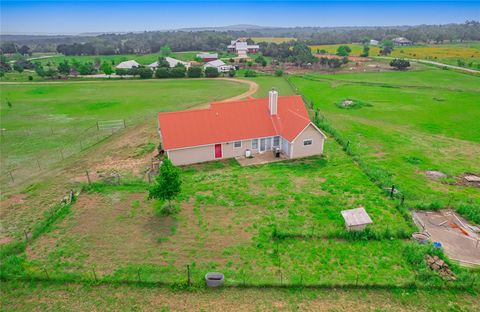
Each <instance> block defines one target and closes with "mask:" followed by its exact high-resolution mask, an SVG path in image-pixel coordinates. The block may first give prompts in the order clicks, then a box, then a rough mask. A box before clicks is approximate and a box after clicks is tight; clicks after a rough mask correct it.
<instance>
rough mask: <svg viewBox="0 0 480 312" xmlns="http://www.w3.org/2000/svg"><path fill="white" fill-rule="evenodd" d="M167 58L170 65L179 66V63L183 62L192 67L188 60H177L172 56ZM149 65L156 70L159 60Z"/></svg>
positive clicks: (184, 64)
mask: <svg viewBox="0 0 480 312" xmlns="http://www.w3.org/2000/svg"><path fill="white" fill-rule="evenodd" d="M165 60H166V61H167V62H168V64H169V65H170V67H171V68H173V67H175V66H177V64H183V66H185V67H186V68H188V67H190V63H188V62H184V61H180V60H177V59H174V58H172V57H168V56H167V57H166V58H165ZM148 67H150V68H151V69H152V70H155V69H157V67H158V61H156V62H154V63H152V64H150V65H148Z"/></svg>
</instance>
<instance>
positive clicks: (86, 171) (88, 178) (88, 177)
mask: <svg viewBox="0 0 480 312" xmlns="http://www.w3.org/2000/svg"><path fill="white" fill-rule="evenodd" d="M85 173H86V174H87V181H88V184H90V183H92V182H91V181H90V175H89V174H88V170H85Z"/></svg>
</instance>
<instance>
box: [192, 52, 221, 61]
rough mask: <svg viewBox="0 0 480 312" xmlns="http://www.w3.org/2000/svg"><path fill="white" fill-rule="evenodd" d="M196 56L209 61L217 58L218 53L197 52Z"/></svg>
mask: <svg viewBox="0 0 480 312" xmlns="http://www.w3.org/2000/svg"><path fill="white" fill-rule="evenodd" d="M197 57H198V58H200V59H201V60H202V61H203V62H210V61H215V60H218V54H217V53H199V54H197Z"/></svg>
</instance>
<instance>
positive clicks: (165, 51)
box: [160, 45, 172, 56]
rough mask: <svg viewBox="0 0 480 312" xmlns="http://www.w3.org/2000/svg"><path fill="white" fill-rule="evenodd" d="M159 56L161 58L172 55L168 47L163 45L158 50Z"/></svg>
mask: <svg viewBox="0 0 480 312" xmlns="http://www.w3.org/2000/svg"><path fill="white" fill-rule="evenodd" d="M160 54H161V55H163V56H169V55H170V54H172V49H171V48H170V46H169V45H164V46H163V47H161V48H160Z"/></svg>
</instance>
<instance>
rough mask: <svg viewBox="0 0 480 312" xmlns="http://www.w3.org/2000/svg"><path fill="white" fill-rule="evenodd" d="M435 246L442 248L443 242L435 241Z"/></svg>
mask: <svg viewBox="0 0 480 312" xmlns="http://www.w3.org/2000/svg"><path fill="white" fill-rule="evenodd" d="M433 247H435V248H440V249H441V248H442V243H440V242H433Z"/></svg>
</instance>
